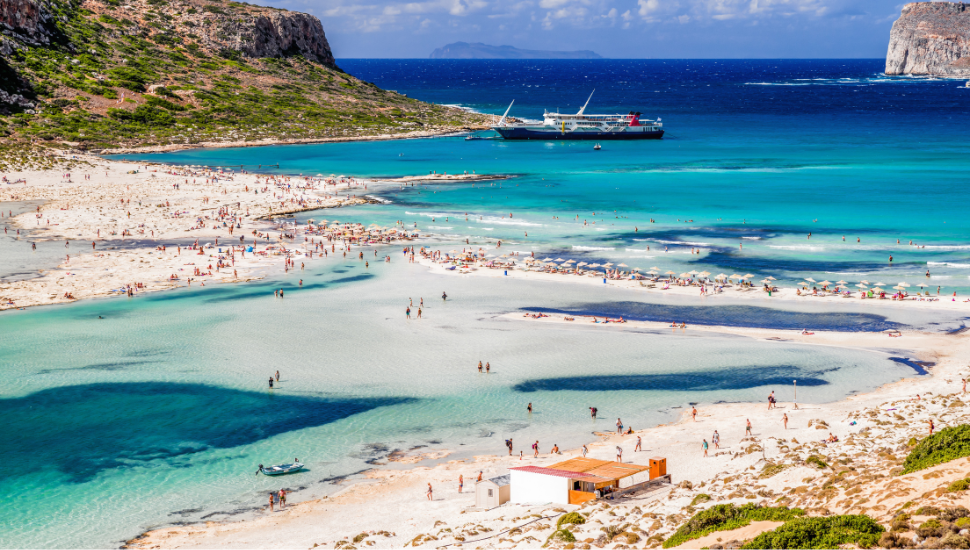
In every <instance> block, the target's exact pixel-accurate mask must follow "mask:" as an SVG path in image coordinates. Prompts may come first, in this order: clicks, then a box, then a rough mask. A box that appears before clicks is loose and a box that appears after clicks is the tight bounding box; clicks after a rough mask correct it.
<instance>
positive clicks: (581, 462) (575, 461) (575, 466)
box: [549, 457, 612, 473]
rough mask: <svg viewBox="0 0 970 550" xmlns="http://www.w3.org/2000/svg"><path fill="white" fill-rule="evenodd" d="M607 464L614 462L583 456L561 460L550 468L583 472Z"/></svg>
mask: <svg viewBox="0 0 970 550" xmlns="http://www.w3.org/2000/svg"><path fill="white" fill-rule="evenodd" d="M607 464H612V463H611V462H610V461H609V460H596V459H595V458H583V457H576V458H570V459H569V460H566V461H563V462H559V463H557V464H553V465H552V466H549V467H550V468H555V469H557V470H567V471H570V472H577V473H583V472H588V471H590V470H593V469H596V468H599V467H600V466H606V465H607Z"/></svg>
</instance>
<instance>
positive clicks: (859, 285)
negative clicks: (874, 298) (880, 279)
mask: <svg viewBox="0 0 970 550" xmlns="http://www.w3.org/2000/svg"><path fill="white" fill-rule="evenodd" d="M855 286H857V287H859V288H869V287H868V286H867V285H864V284H862V283H859V284H857V285H855Z"/></svg>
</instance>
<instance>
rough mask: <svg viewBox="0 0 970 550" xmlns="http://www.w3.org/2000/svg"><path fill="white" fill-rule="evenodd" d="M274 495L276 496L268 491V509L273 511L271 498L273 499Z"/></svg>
mask: <svg viewBox="0 0 970 550" xmlns="http://www.w3.org/2000/svg"><path fill="white" fill-rule="evenodd" d="M275 497H276V495H274V494H273V493H270V494H269V511H270V512H272V511H273V500H274V499H275Z"/></svg>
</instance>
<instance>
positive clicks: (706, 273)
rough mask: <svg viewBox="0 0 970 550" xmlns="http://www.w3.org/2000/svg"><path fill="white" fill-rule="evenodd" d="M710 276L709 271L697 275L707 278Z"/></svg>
mask: <svg viewBox="0 0 970 550" xmlns="http://www.w3.org/2000/svg"><path fill="white" fill-rule="evenodd" d="M710 274H711V272H710V271H701V272H700V273H698V275H700V276H701V277H707V276H708V275H710Z"/></svg>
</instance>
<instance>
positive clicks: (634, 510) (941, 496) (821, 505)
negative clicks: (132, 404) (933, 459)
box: [126, 314, 970, 548]
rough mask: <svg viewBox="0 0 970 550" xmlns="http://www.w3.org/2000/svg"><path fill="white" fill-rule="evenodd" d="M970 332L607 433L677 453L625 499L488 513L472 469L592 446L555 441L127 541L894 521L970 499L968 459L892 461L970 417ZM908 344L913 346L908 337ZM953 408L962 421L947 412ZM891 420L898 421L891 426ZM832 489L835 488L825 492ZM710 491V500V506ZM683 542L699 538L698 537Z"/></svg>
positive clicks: (283, 541) (874, 338)
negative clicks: (907, 507)
mask: <svg viewBox="0 0 970 550" xmlns="http://www.w3.org/2000/svg"><path fill="white" fill-rule="evenodd" d="M509 320H510V322H516V321H517V322H530V321H531V320H530V321H525V320H522V319H515V318H513V317H512V316H511V314H510V315H509ZM639 326H647V324H642V325H641V324H631V325H627V326H624V329H625V328H627V327H629V328H630V329H632V328H637V327H639ZM621 330H622V329H621ZM678 330H679V329H678ZM688 330H700V331H703V332H708V333H722V334H723V333H730V334H735V335H738V336H742V337H747V338H755V339H759V340H768V341H777V340H778V339H779V338H781V337H785V338H791V336H792V334H791V331H779V330H770V329H741V328H735V327H714V326H705V327H700V328H694V327H692V328H689V329H688ZM968 338H970V337H968V336H967V335H966V334H962V333H961V334H929V333H906V335H905V341H904V342H903V341H899V340H894V341H893V344H896V345H897V347H901V348H904V349H905V351H906V352H908V353H909V354H911V356H912V357H914V358H918V359H919V360H921V361H927V362H933V363H935V366H933V367H932V369H931V373H930V374H929V375H925V376H917V377H915V378H904V379H902V380H899V381H896V382H893V383H890V384H886V385H884V386H882V387H880V388H877V389H876V390H874V391H871V392H868V393H865V394H857V395H851V396H849V397H847V398H845V399H841V400H838V401H835V402H832V403H825V404H811V405H805V404H802V406H800V407H799V408H798V409H797V410H796V409H794V405H793V404H792V403H791V402H790V401H788V398H787V397H785V396H779V401H780V403H779V405H778V407H777V409H776V411H774V412H767V411H765V404H763V403H723V404H714V405H708V406H703V407H698V420H697V421H696V422H694V421H692V420H691V418H690V414H689V411H688V410H685V411H684V412H683V414H682V415H681V417H680V418H679V419H677V420H675V421H673V422H670V423H667V424H661V425H658V426H654V427H651V428H647V429H642V430H637V431H635V432H634V434H633V435H622V436H617V435H614V434H609V433H598V434H597V435H598V437H597V438H596V440H594V441H592V442H591V443H589V444H588V445H587V447H588V448H589V450H590V452H589V456H590V457H593V458H599V459H604V460H613V459H614V458H615V457H613V456H612V455H613V454H614V453H613V447H615V446H617V445H619V446H622V447H623V448H624V450H625V451H627V452H628V453H629V456H630V458H627V457H628V455H627V453H624V460H625V461H628V462H634V463H640V464H643V463H645V462H646V457H649V456H662V457H665V458H667V464H668V473H669V474H671V475H672V479H673V485H668V486H665V487H662V488H659V489H656V490H652V491H649V492H647V493H644V494H635V495H633V496H631V497H629V498H623V499H621V500H613V501H592V502H588V503H585V504H583V505H582V506H575V505H553V504H541V503H537V504H536V505H518V504H506V505H504V506H501V507H499V508H496V509H493V510H488V511H484V510H479V509H476V508H475V507H474V495H473V491H474V479H475V477H476V476H477V474H478V472H479V471H483V472H484V478H485V479H488V478H490V477H494V476H496V475H501V474H502V473H505V471H507V469H508V468H509V467H512V466H520V465H538V466H547V465H549V464H551V463H554V462H559V461H562V460H564V459H566V458H568V457H571V456H578V455H580V454H581V450H580V449H572V450H569V451H565V452H563V453H562V455H551V454H548V453H546V452H543V453H541V454H540V456H539V458H538V459H533V458H532V457H531V456H530V457H526V458H525V460H524V461H520V460H519V458H518V457H517V456H511V457H508V456H500V455H478V456H475V457H473V458H471V459H466V460H451V461H447V462H444V463H441V464H438V465H435V466H431V467H429V466H418V467H415V468H413V469H410V470H403V471H402V470H389V469H374V470H370V471H368V472H366V473H365V477H366V480H365V481H363V482H360V483H354V484H352V485H350V486H349V487H347V488H345V489H342V490H341V491H340V492H339V493H337V494H334V495H331V496H329V497H326V498H323V499H317V500H310V501H305V502H301V503H298V504H295V505H292V506H290V507H288V508H287V510H286V511H282V512H279V511H278V512H274V513H268V512H267V511H265V510H264V511H262V512H257V513H256V515H255V517H252V518H249V519H244V520H242V521H226V522H206V523H204V524H191V525H183V526H160V527H156V528H154V529H152V530H149V531H147V532H146V533H143V534H142V535H140V536H139V537H136V538H134V539H132V540H130V541H128V543H127V544H126V547H128V548H211V547H233V548H239V547H244V548H248V547H253V548H256V547H264V546H275V547H316V546H322V547H331V548H334V547H344V548H346V547H349V546H351V545H353V544H355V543H361V542H362V541H363V540H366V541H367V542H365V543H364V544H366V545H374V546H375V547H378V548H394V547H402V546H419V545H423V544H427V545H429V546H434V547H441V546H442V545H445V546H447V545H450V544H459V543H467V542H471V541H472V540H478V539H482V538H485V537H494V538H491V539H490V540H489V541H488V542H486V544H487V545H488V546H489V547H497V548H511V547H517V546H522V545H525V546H539V545H540V544H542V543H543V542H545V541H546V539H547V538H548V537H549V536H550V535H551V534H552V533H553V532H555V531H556V528H555V519H552V521H538V522H533V516H542V517H546V516H552V517H553V518H555V516H557V515H559V514H561V513H564V512H568V511H574V510H578V511H581V512H582V513H583V514H584V515H588V517H587V524H586V525H584V526H577V527H582V528H581V529H576V530H574V535H575V538H576V539H577V541H578V542H577V544H576V547H580V544H581V543H583V542H585V543H586V544H590V543H592V544H594V545H595V546H598V547H603V546H606V547H620V545H622V544H624V543H627V542H628V540H632V537H630V538H626V537H624V538H621V539H615V540H613V541H604V540H602V538H601V536H600V535H601V533H600V531H601V529H600V527H601V526H603V527H604V528H605V526H609V525H614V526H623V528H624V529H625V530H626V532H630V533H633V534H635V535H636V538H637V541H639V542H644V541H646V547H647V548H653V547H659V546H660V543H661V541H662V540H663V539H664V538H667V537H669V536H670V535H671V534H672V533H673V531H674V530H676V528H677V527H679V526H680V525H681V524H683V522H684V521H686V520H687V519H688V518H689V517H690V516H691V515H692V514H693V513H694V512H696V511H698V510H700V509H703V508H706V507H708V506H710V505H713V504H725V503H734V504H738V505H741V504H746V503H755V504H760V505H773V506H778V505H786V506H793V507H795V506H798V507H801V508H803V509H806V510H808V511H809V513H810V514H812V515H824V514H829V513H867V514H869V515H871V516H873V517H874V518H875V519H877V521H880V522H883V523H888V522H889V520H891V519H892V517H893V514H894V512H895V510H896V509H898V507H899V506H900V505H903V504H904V503H905V502H907V501H910V500H913V499H914V498H916V499H917V500H918V502H919V504H921V505H923V504H940V503H941V502H945V503H947V505H956V504H962V505H967V504H970V497H968V496H966V495H963V494H961V495H951V494H949V493H946V492H945V491H943V492H941V491H939V490H937V488H938V487H939V486H942V487H946V486H947V484H948V483H950V482H951V481H953V480H954V479H961V478H962V477H963V476H964V475H965V473H966V472H965V470H967V467H968V466H970V460H968V459H958V460H955V461H952V462H950V463H945V464H942V465H939V466H936V467H934V468H931V469H930V470H929V471H921V472H918V473H916V474H909V475H906V476H896V475H894V473H893V472H891V470H892V469H893V468H897V469H899V464H900V463H901V461H902V458H904V457H905V452H902V451H904V450H905V449H906V448H907V445H906V441H907V440H909V439H910V438H912V437H917V438H920V437H922V436H923V435H925V431H926V428H925V427H924V426H925V421H926V419H928V418H930V417H931V415H932V417H934V418H937V422H938V426H939V428H943V427H946V426H949V425H956V424H958V423H963V422H966V421H967V419H968V418H970V413H968V412H966V411H965V409H963V408H957V409H953V407H952V405H950V404H951V403H952V402H954V399H953V398H952V397H945V395H951V396H952V394H953V393H958V392H959V390H960V385H959V378H960V376H965V372H966V367H965V366H964V365H966V363H967V362H968V361H970V351H968V350H967V349H966V341H967V339H968ZM796 340H798V341H799V342H802V341H804V342H803V343H805V344H808V345H825V346H835V347H844V348H856V349H867V350H870V351H874V352H881V353H885V352H886V344H887V337H886V335H885V334H881V333H862V334H860V333H841V332H820V333H817V334H816V335H814V336H813V337H811V338H808V337H803V338H802V339H797V338H796ZM901 343H902V344H905V346H898V344H901ZM766 391H767V390H766ZM916 394H922V396H923V397H924V399H922V400H920V401H913V399H914V396H915V395H916ZM956 401H958V399H957V400H956ZM886 408H890V409H891V410H888V411H887V410H884V409H886ZM941 411H942V412H941ZM782 414H786V415H788V416H789V425H788V427H787V429H785V428H783V426H782V422H781V415H782ZM894 415H895V416H896V418H893V416H894ZM902 415H906V416H905V417H904V416H902ZM947 416H950V417H951V418H949V419H946V420H944V417H947ZM746 418H747V419H751V421H752V422H753V424H754V432H753V436H751V437H744V436H743V435H742V434H743V426H744V422H745V419H746ZM900 418H905V420H902V421H901V420H900ZM887 419H888V420H889V421H887ZM607 420H609V419H607ZM850 422H855V425H853V424H850ZM889 424H893V425H892V427H890V428H886V427H885V426H886V425H889ZM823 426H824V427H823ZM715 429H718V430H719V431H720V432H721V433H722V437H723V438H724V439H723V440H722V444H721V448H720V449H719V450H715V449H714V447H713V445H712V449H711V455H712V456H710V457H707V458H704V457H703V456H702V455H701V452H700V442H701V440H702V439H708V440H709V436H710V433H711V432H712V431H713V430H715ZM819 430H821V431H819ZM830 433H832V434H835V435H836V436H838V437H839V439H840V443H837V444H824V443H819V441H818V440H819V439H822V438H824V437H826V436H827V435H829V434H830ZM638 436H639V437H642V438H643V441H644V447H645V449H644V451H645V452H646V453H647V454H645V455H644V454H640V453H630V452H629V451H631V450H632V448H633V444H634V443H635V440H636V438H637V437H638ZM879 449H884V451H881V450H879ZM516 450H518V449H516ZM546 450H547V449H543V451H546ZM877 451H878V452H877ZM812 455H815V456H819V457H821V458H822V460H824V461H825V462H826V464H828V465H829V466H827V467H826V468H825V469H819V468H817V467H815V466H813V465H812V464H809V463H806V462H805V459H806V458H807V457H808V456H812ZM850 468H851V470H850ZM897 471H898V470H897ZM847 473H848V474H847ZM459 474H460V475H463V476H464V477H465V479H466V481H467V482H468V483H466V489H465V492H464V493H463V494H458V493H457V490H456V488H455V484H456V483H457V478H458V475H459ZM769 474H770V475H769ZM924 474H925V475H924ZM927 476H928V477H927ZM427 483H433V485H434V487H435V500H434V501H431V502H427V501H425V500H424V495H423V491H424V487H425V486H426V484H427ZM468 486H471V491H469V487H468ZM825 487H829V490H823V489H824V488H825ZM831 487H835V488H836V490H831ZM439 494H441V495H442V496H441V497H439V496H438V495H439ZM699 495H705V497H699ZM699 498H705V499H706V500H704V501H702V502H703V504H700V505H699V504H697V501H698V499H699ZM954 499H956V500H954ZM523 524H527V525H523ZM775 526H777V523H769V524H764V525H761V524H758V525H755V526H754V527H753V528H752V527H748V528H744V529H746V530H745V531H744V532H743V533H741V534H739V535H738V536H742V535H743V536H745V537H749V538H750V537H753V536H755V535H757V534H758V533H760V532H763V531H766V530H770V529H772V528H774V527H775ZM516 528H517V529H518V530H517V531H516V530H514V529H516ZM716 535H718V536H717V537H716V539H717V540H720V539H722V538H723V540H724V541H728V540H731V538H730V537H731V533H730V532H728V533H716ZM724 537H726V538H724ZM713 538H715V537H712V540H711V541H706V542H707V544H711V543H712V542H713ZM482 542H485V541H482ZM693 542H699V541H693ZM554 546H558V547H561V546H562V544H561V543H560V544H554ZM684 547H686V548H696V547H698V545H697V544H692V543H687V544H685V545H684Z"/></svg>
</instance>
